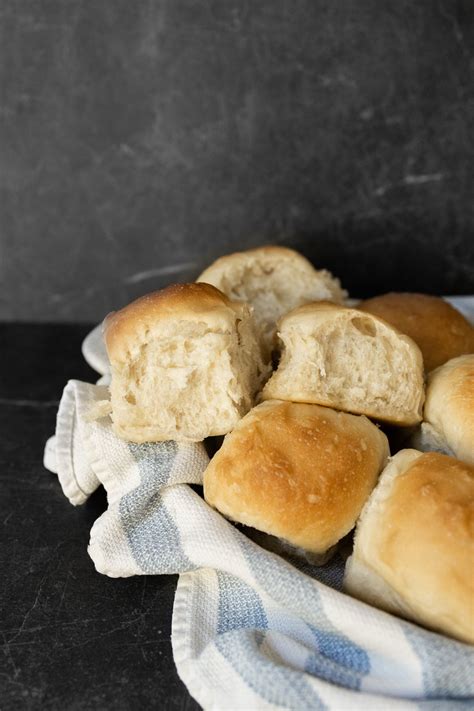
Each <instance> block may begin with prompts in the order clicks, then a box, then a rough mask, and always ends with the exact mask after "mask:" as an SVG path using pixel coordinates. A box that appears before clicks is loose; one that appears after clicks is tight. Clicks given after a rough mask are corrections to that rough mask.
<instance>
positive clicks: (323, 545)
mask: <svg viewBox="0 0 474 711" xmlns="http://www.w3.org/2000/svg"><path fill="white" fill-rule="evenodd" d="M388 454H389V449H388V442H387V438H386V437H385V435H384V434H383V433H382V432H381V431H380V430H379V429H378V428H377V427H376V426H375V425H374V424H372V423H371V422H370V421H369V420H368V419H367V418H365V417H357V416H355V415H348V414H346V413H343V412H336V411H335V410H331V409H329V408H326V407H319V406H318V405H306V404H301V403H291V402H278V401H270V402H265V403H262V404H261V405H258V406H257V407H255V408H254V409H253V410H251V411H250V412H249V413H248V414H247V415H246V416H245V417H244V418H243V419H242V420H241V421H240V422H239V423H238V425H237V426H236V427H235V429H234V430H233V431H232V432H231V433H230V434H228V435H227V436H226V438H225V439H224V443H223V445H222V447H221V449H220V450H219V451H218V452H217V454H215V455H214V457H213V459H212V460H211V462H210V464H209V466H208V467H207V469H206V471H205V473H204V497H205V499H206V501H207V502H208V503H209V504H210V505H211V506H213V507H214V508H216V509H218V510H219V511H220V512H221V513H222V514H224V516H227V517H228V518H230V519H232V520H233V521H238V522H239V523H243V524H245V525H247V526H252V527H253V528H256V529H258V530H259V531H263V532H265V533H268V534H270V535H272V536H276V537H278V538H280V539H282V540H283V542H284V543H286V544H289V545H290V546H291V547H293V548H297V549H299V551H300V552H303V553H304V552H309V553H316V554H324V553H325V552H326V551H328V550H329V549H330V548H332V546H334V545H335V544H336V543H337V542H338V541H339V540H340V539H341V538H342V537H343V536H345V535H346V534H347V533H348V532H349V531H350V530H351V529H352V528H353V526H354V524H355V522H356V520H357V517H358V516H359V513H360V511H361V509H362V506H363V505H364V503H365V501H366V500H367V497H368V496H369V494H370V492H371V491H372V489H373V487H374V486H375V483H376V481H377V477H378V475H379V473H380V471H381V470H382V469H383V467H384V465H385V462H386V461H387V457H388Z"/></svg>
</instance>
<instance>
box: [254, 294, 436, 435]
mask: <svg viewBox="0 0 474 711" xmlns="http://www.w3.org/2000/svg"><path fill="white" fill-rule="evenodd" d="M279 336H280V338H281V340H282V342H283V344H284V350H283V355H282V359H281V361H280V364H279V366H278V370H277V371H276V372H275V373H274V374H273V376H272V377H271V378H270V380H269V381H268V383H267V384H266V386H265V388H264V390H263V399H264V400H268V399H278V400H292V401H294V402H313V403H318V404H320V405H327V406H329V407H335V408H336V409H338V410H346V411H347V412H355V413H360V414H363V415H367V416H368V417H374V418H376V419H380V420H385V421H387V422H391V423H393V424H398V425H411V424H416V423H417V422H420V420H421V407H422V405H423V362H422V358H421V353H420V350H419V348H418V346H417V345H416V344H415V343H414V342H413V341H412V340H411V339H410V338H408V337H407V336H404V335H402V334H401V333H399V332H398V331H397V330H396V329H394V328H392V326H389V325H388V324H387V323H385V322H384V321H382V320H380V319H378V318H376V317H374V316H372V315H371V314H362V313H361V312H360V311H357V310H355V309H349V308H345V307H343V306H337V305H335V304H330V303H327V302H320V303H315V304H306V305H305V306H300V307H299V308H297V309H295V310H294V311H291V312H290V313H289V314H287V315H286V316H284V317H283V318H282V319H281V320H280V323H279Z"/></svg>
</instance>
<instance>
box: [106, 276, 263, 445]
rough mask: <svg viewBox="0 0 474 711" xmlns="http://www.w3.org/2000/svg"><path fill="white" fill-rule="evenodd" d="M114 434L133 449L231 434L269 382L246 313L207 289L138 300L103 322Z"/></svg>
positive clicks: (175, 290) (179, 289)
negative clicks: (138, 445)
mask: <svg viewBox="0 0 474 711" xmlns="http://www.w3.org/2000/svg"><path fill="white" fill-rule="evenodd" d="M105 342H106V346H107V351H108V355H109V358H110V363H111V370H112V383H111V403H112V419H113V427H114V431H115V432H116V434H117V435H118V436H119V437H122V438H123V439H126V440H129V441H131V442H158V441H160V440H169V439H174V440H178V441H199V440H202V439H204V438H205V437H208V436H210V435H219V434H225V433H226V432H229V431H230V430H231V429H232V427H234V425H235V424H236V423H237V422H238V420H239V419H240V418H241V417H242V416H243V415H244V414H245V413H246V412H247V411H248V410H249V409H250V408H251V407H252V405H253V401H254V397H255V395H256V394H257V392H258V391H259V390H260V388H261V386H262V384H263V381H264V379H265V377H266V375H267V372H268V368H267V366H266V365H265V363H264V361H263V358H262V353H261V348H260V346H259V344H258V340H257V337H256V335H255V329H254V323H253V320H252V318H251V310H250V308H249V307H248V306H247V305H246V304H241V303H234V302H232V301H229V299H228V298H227V297H226V296H225V295H224V294H222V293H221V292H220V291H218V290H217V289H215V288H214V287H213V286H209V285H208V284H180V285H174V286H170V287H168V288H166V289H163V290H162V291H157V292H155V293H153V294H148V295H147V296H143V297H142V298H141V299H138V300H137V301H134V302H133V303H131V304H130V305H129V306H126V307H125V308H124V309H122V310H121V311H118V312H117V313H114V314H112V315H110V316H109V317H107V319H106V324H105Z"/></svg>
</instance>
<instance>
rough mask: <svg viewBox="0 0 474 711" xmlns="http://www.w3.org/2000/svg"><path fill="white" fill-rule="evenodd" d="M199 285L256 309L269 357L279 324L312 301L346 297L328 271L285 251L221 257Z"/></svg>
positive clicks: (261, 249) (271, 249) (266, 250)
mask: <svg viewBox="0 0 474 711" xmlns="http://www.w3.org/2000/svg"><path fill="white" fill-rule="evenodd" d="M197 281H204V282H207V283H208V284H213V285H214V286H216V287H217V288H218V289H220V290H221V291H223V292H224V294H226V295H227V296H228V297H229V298H230V299H235V300H236V301H247V302H248V303H249V304H252V306H253V307H254V314H255V319H256V322H257V327H258V329H259V332H260V333H261V336H262V339H263V342H264V345H265V348H266V351H267V353H269V352H271V350H272V348H273V347H274V336H275V332H276V322H277V321H278V319H279V318H280V316H282V315H283V314H285V313H287V312H288V311H290V310H291V309H293V308H295V307H296V306H300V304H305V303H307V302H309V301H319V300H320V299H327V300H328V301H336V302H342V301H343V299H344V297H345V296H346V295H347V294H346V292H345V291H344V290H343V289H341V285H340V282H339V280H338V279H336V278H335V277H333V276H332V274H330V273H329V272H328V271H325V270H319V271H317V270H316V269H314V267H313V266H312V264H311V263H310V262H309V261H308V260H307V259H305V257H303V256H302V255H301V254H299V253H298V252H295V251H294V250H293V249H288V248H286V247H272V246H269V247H259V248H258V249H249V250H248V251H247V252H236V253H235V254H228V255H226V256H225V257H221V258H220V259H218V260H217V261H215V262H214V263H213V264H211V266H210V267H208V268H207V269H206V270H205V271H204V272H203V273H202V274H201V276H200V277H199V278H198V279H197Z"/></svg>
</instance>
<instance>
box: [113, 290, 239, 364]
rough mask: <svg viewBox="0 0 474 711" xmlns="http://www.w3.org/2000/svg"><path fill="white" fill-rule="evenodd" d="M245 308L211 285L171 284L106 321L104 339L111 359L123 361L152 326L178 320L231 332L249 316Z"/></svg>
mask: <svg viewBox="0 0 474 711" xmlns="http://www.w3.org/2000/svg"><path fill="white" fill-rule="evenodd" d="M248 314H249V310H248V308H246V307H245V306H244V305H243V304H240V303H237V302H233V301H230V299H228V298H227V296H226V295H225V294H223V293H222V292H221V291H219V289H216V287H214V286H212V285H210V284H172V285H171V286H168V287H166V288H165V289H161V290H160V291H155V292H152V293H151V294H146V295H145V296H142V297H140V298H139V299H136V300H135V301H132V303H130V304H128V305H127V306H125V307H124V308H123V309H121V310H120V311H114V312H112V313H111V314H109V315H108V316H107V317H106V319H105V321H104V339H105V344H106V347H107V352H108V354H109V358H110V359H114V360H115V359H120V358H121V357H123V356H124V355H125V354H126V353H127V349H128V348H130V346H131V347H133V346H134V344H135V342H136V338H137V335H139V334H140V333H141V332H143V331H144V330H145V329H146V328H147V326H148V325H149V324H152V325H155V324H156V323H158V322H159V323H161V324H164V325H165V324H166V323H167V322H168V323H169V322H170V321H173V322H176V321H179V320H183V321H190V322H195V323H204V324H207V325H208V326H209V327H211V328H212V329H215V330H218V331H223V332H225V331H230V330H231V329H232V327H233V325H234V323H235V320H236V318H244V317H245V316H248Z"/></svg>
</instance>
